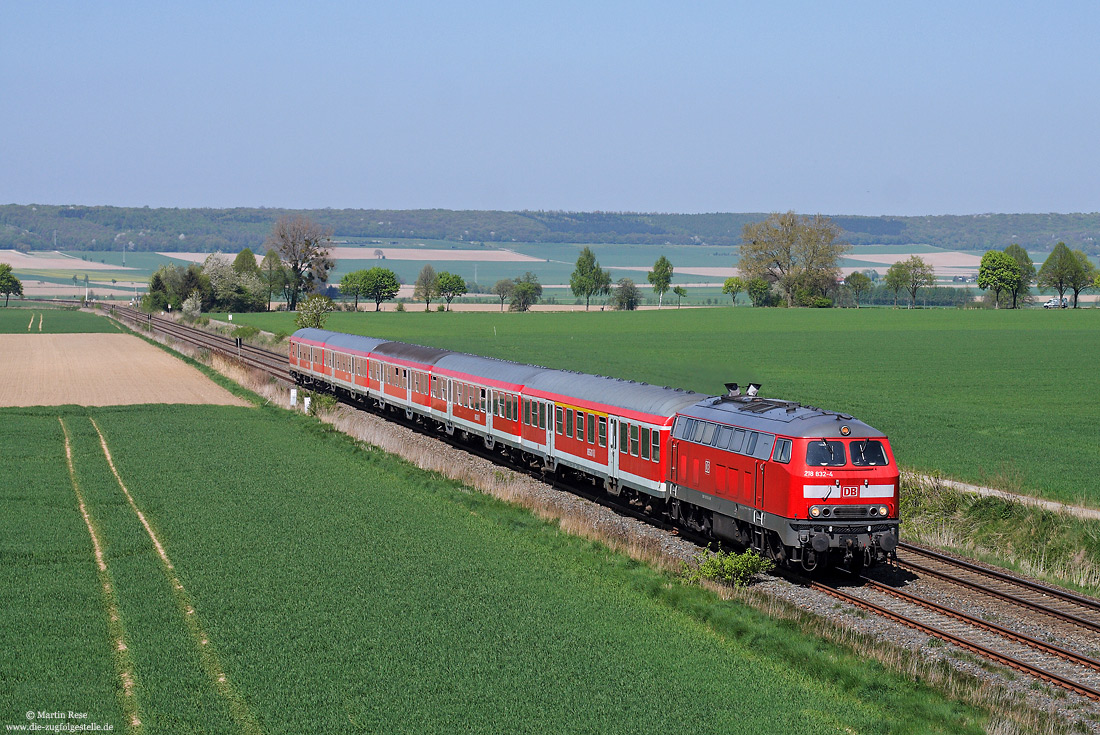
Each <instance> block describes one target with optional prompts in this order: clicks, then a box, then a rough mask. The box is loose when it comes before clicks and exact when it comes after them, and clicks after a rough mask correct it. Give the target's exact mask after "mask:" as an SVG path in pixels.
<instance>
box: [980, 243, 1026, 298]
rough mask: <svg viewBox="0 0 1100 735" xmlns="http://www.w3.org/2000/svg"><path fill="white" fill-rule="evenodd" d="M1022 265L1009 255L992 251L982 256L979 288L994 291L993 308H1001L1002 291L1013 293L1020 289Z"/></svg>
mask: <svg viewBox="0 0 1100 735" xmlns="http://www.w3.org/2000/svg"><path fill="white" fill-rule="evenodd" d="M1019 285H1020V264H1019V263H1017V262H1016V259H1015V258H1013V257H1012V256H1011V255H1009V254H1008V253H1004V252H1001V251H1000V250H990V251H988V252H987V253H986V254H985V255H983V256H982V262H981V265H979V266H978V288H980V289H982V290H983V291H985V290H987V289H988V290H991V291H993V308H994V309H999V308H1000V307H1001V291H1007V292H1009V293H1012V292H1014V291H1017V290H1018V289H1019Z"/></svg>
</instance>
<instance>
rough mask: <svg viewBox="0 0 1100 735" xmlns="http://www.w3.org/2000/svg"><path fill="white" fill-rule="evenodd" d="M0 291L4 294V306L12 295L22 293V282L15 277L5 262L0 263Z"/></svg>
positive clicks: (20, 294)
mask: <svg viewBox="0 0 1100 735" xmlns="http://www.w3.org/2000/svg"><path fill="white" fill-rule="evenodd" d="M0 293H2V294H4V306H7V305H8V299H9V298H11V297H12V296H22V295H23V282H22V281H20V280H19V279H18V278H16V277H15V274H14V273H12V268H11V266H10V265H8V264H7V263H0Z"/></svg>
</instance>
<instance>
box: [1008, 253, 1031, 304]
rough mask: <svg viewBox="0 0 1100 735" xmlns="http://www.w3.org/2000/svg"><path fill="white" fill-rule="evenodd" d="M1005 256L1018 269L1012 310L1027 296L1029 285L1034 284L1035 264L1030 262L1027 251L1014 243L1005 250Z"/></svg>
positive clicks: (1013, 291)
mask: <svg viewBox="0 0 1100 735" xmlns="http://www.w3.org/2000/svg"><path fill="white" fill-rule="evenodd" d="M1005 255H1007V256H1008V257H1010V258H1012V259H1013V260H1015V261H1016V265H1017V266H1019V267H1020V278H1019V280H1018V281H1017V282H1016V285H1015V286H1014V287H1013V289H1012V308H1013V309H1018V308H1019V305H1020V301H1021V299H1022V298H1023V297H1025V296H1026V295H1027V294H1028V291H1029V289H1030V287H1031V284H1032V283H1034V282H1035V264H1034V263H1033V262H1031V256H1030V255H1028V254H1027V251H1026V250H1024V249H1023V248H1022V247H1020V246H1019V245H1017V244H1016V243H1012V244H1011V245H1009V246H1008V247H1007V248H1005ZM1028 298H1029V299H1030V297H1028Z"/></svg>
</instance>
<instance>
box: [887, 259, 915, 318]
mask: <svg viewBox="0 0 1100 735" xmlns="http://www.w3.org/2000/svg"><path fill="white" fill-rule="evenodd" d="M883 280H884V281H885V283H886V288H888V289H890V290H891V291H893V292H894V308H895V309H896V308H898V293H899V292H900V291H901V290H902V289H903V288H905V285H906V284H907V283H908V282H909V266H908V264H907V262H906V261H901V260H899V261H898V262H897V263H894V264H893V265H892V266H890V267H889V268H888V269H887V270H886V278H884V279H883Z"/></svg>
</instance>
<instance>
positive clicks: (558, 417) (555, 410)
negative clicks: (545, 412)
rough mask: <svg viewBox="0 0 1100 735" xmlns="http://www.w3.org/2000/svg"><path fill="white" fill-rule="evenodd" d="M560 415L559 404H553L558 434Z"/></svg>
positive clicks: (560, 426) (560, 427)
mask: <svg viewBox="0 0 1100 735" xmlns="http://www.w3.org/2000/svg"><path fill="white" fill-rule="evenodd" d="M561 415H562V412H561V406H554V421H555V423H556V425H557V430H556V433H558V434H560V433H562V425H561Z"/></svg>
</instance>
